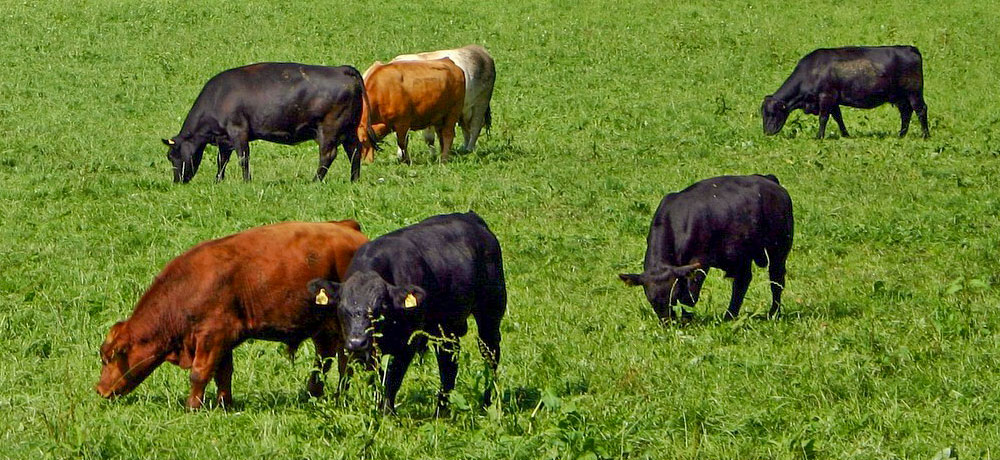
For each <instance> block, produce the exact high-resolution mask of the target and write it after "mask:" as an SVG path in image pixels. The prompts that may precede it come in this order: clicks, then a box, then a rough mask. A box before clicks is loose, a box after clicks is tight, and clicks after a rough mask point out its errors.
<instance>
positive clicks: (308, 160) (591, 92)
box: [0, 0, 1000, 459]
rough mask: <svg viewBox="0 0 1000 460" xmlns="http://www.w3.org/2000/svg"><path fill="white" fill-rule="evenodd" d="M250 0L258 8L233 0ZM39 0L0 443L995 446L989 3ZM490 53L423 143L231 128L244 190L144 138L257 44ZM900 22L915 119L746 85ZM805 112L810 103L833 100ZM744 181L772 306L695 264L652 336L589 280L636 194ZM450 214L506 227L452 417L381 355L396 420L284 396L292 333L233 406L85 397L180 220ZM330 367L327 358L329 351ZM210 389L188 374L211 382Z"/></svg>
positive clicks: (157, 380)
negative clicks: (787, 246) (402, 155)
mask: <svg viewBox="0 0 1000 460" xmlns="http://www.w3.org/2000/svg"><path fill="white" fill-rule="evenodd" d="M253 3H256V4H253ZM848 3H849V4H843V5H834V4H827V3H824V4H816V3H810V2H804V3H802V2H799V3H796V2H785V1H776V0H764V1H760V2H743V1H737V0H725V1H722V2H713V1H695V2H678V3H677V4H676V5H671V4H670V2H658V1H645V0H615V1H604V0H597V1H591V2H572V1H560V0H554V1H540V0H525V1H515V2H450V1H449V2H446V1H440V0H432V1H427V2H419V4H418V3H416V2H413V3H404V2H324V3H322V4H316V3H315V2H248V3H243V2H180V1H146V2H124V1H120V2H119V1H111V0H89V1H88V0H81V1H65V2H41V1H32V0H29V1H18V2H14V1H10V0H0V30H2V31H3V33H2V34H0V62H2V63H3V66H2V74H0V203H2V205H0V220H2V224H0V354H2V356H3V357H4V359H3V360H0V458H18V459H19V458H32V459H39V458H88V459H90V458H165V459H166V458H169V459H175V458H176V459H187V458H190V459H210V458H266V459H270V458H334V459H338V458H343V459H355V458H378V459H404V458H406V459H424V458H441V459H452V458H524V459H536V458H553V459H556V458H558V459H563V458H580V459H594V458H682V459H694V458H703V459H723V458H731V459H736V458H738V459H755V458H760V459H800V458H858V459H874V458H878V459H891V458H915V459H931V458H932V457H934V455H935V454H936V453H937V452H939V451H941V450H942V449H944V448H947V447H950V446H954V447H955V449H956V450H957V452H958V453H959V454H960V455H961V456H962V458H965V459H971V458H984V459H989V458H995V457H998V456H1000V448H998V447H997V446H1000V415H998V410H1000V391H998V388H1000V316H998V314H997V307H998V306H1000V305H998V304H1000V276H998V274H997V266H998V263H997V260H998V256H1000V228H998V224H1000V222H998V217H997V216H998V215H1000V190H998V183H1000V182H998V181H1000V166H998V162H1000V160H998V156H1000V128H998V125H1000V114H998V113H1000V112H998V111H997V107H1000V91H998V86H997V75H998V74H1000V51H998V50H1000V48H997V46H996V45H997V43H1000V29H998V28H997V27H996V24H995V11H993V10H994V9H993V8H991V7H990V4H989V2H979V1H973V0H958V1H956V2H925V1H916V2H914V1H902V0H889V1H886V2H848ZM467 43H479V44H482V45H484V46H485V47H487V48H488V49H489V50H490V52H491V53H492V54H493V56H494V58H495V59H496V63H497V72H498V77H497V84H496V91H495V93H494V98H493V120H494V122H493V129H492V131H491V132H490V134H489V135H488V136H486V137H485V138H484V139H482V140H481V143H480V150H479V151H477V152H476V153H474V154H470V155H456V156H453V161H452V162H450V163H449V164H447V165H440V164H438V163H437V162H436V157H435V156H434V155H432V154H431V153H430V152H429V151H428V150H426V149H425V148H424V147H423V145H422V143H419V142H416V141H417V138H416V137H413V140H414V142H413V144H412V145H413V146H414V147H412V148H411V155H413V156H414V164H413V165H412V166H409V167H407V166H405V165H400V164H397V162H396V161H395V158H394V154H393V152H394V151H395V144H394V140H392V138H391V137H390V139H389V142H388V143H387V144H386V147H387V148H386V151H385V152H383V153H382V154H380V156H379V157H378V159H377V161H376V162H375V164H374V165H370V166H365V167H364V168H363V169H362V177H361V180H360V181H358V182H357V183H355V184H351V183H349V182H348V181H347V175H348V164H347V161H346V160H345V159H344V155H343V154H341V158H338V160H337V161H336V162H335V163H334V167H333V169H332V170H331V172H330V174H329V175H328V176H327V181H326V182H325V183H313V182H311V181H310V180H311V178H312V175H313V173H314V171H315V168H316V162H317V148H316V145H315V144H314V143H304V144H301V145H299V146H296V147H286V146H279V145H273V144H266V143H263V142H257V143H254V144H253V145H252V152H253V153H252V155H253V156H252V159H251V167H252V169H253V173H254V181H253V182H252V183H242V182H241V181H239V180H233V179H236V178H238V177H239V174H238V165H237V164H236V162H233V164H231V165H230V174H229V179H228V180H227V181H226V182H225V183H222V184H215V183H213V182H214V181H213V175H214V172H215V166H214V155H215V149H214V148H210V149H209V150H208V151H207V154H206V160H205V162H204V163H203V168H202V170H201V171H200V173H199V174H198V175H197V176H196V177H195V178H194V180H193V181H192V182H191V183H190V184H188V185H186V186H178V185H174V184H172V183H171V173H170V166H169V162H168V161H167V159H166V156H165V154H166V149H165V148H164V147H163V146H162V145H161V144H160V138H165V137H170V136H173V135H175V134H176V133H177V131H178V130H179V129H180V125H181V122H182V120H183V117H184V116H185V115H186V113H187V110H188V109H189V108H190V105H191V103H192V102H193V101H194V98H195V97H196V95H197V94H198V91H199V90H200V88H201V86H202V85H203V84H204V82H205V81H206V80H207V79H208V78H209V77H211V76H212V75H214V74H215V73H217V72H219V71H221V70H223V69H227V68H230V67H235V66H239V65H243V64H247V63H250V62H255V61H268V60H279V61H286V60H287V61H302V62H309V63H321V64H330V65H340V64H351V65H354V66H356V67H358V68H359V69H361V70H362V71H363V70H364V69H365V68H366V67H367V66H368V65H369V64H370V63H371V62H372V61H374V60H376V59H381V60H386V59H389V58H391V57H393V56H395V55H397V54H401V53H404V52H414V51H422V50H433V49H441V48H451V47H457V46H461V45H464V44H467ZM852 44H869V45H875V44H913V45H916V46H918V47H919V48H920V50H921V51H922V53H923V56H924V75H925V81H926V91H925V97H926V100H927V103H928V106H929V117H930V120H931V135H932V137H931V138H930V139H929V140H922V139H920V138H919V136H918V134H919V128H918V127H917V126H916V121H915V120H914V126H913V127H912V129H911V132H910V137H907V138H904V139H898V138H896V137H895V132H896V131H897V130H898V123H899V118H898V113H897V112H896V110H895V109H893V108H891V107H888V106H886V107H882V108H879V109H875V110H870V111H861V110H853V109H846V110H845V111H844V117H845V120H846V123H847V125H848V129H849V130H850V131H851V134H852V138H849V139H841V138H839V135H838V134H837V132H836V129H832V128H831V129H830V130H828V139H826V140H825V141H816V140H814V139H813V137H814V136H815V133H816V128H817V119H816V117H813V116H806V115H804V114H802V113H801V112H797V113H795V114H793V115H792V116H791V117H790V119H789V122H788V125H787V126H786V127H785V129H784V131H782V133H781V134H780V135H778V136H775V137H765V136H764V135H763V134H762V132H761V120H760V115H759V107H760V102H761V99H762V98H763V96H765V95H767V94H770V93H771V92H773V91H774V90H776V89H777V88H778V86H779V85H780V84H781V82H782V81H783V80H784V78H785V77H787V76H788V74H789V73H790V72H791V70H792V68H793V67H794V65H795V62H796V61H797V60H798V58H799V57H801V56H802V55H804V54H805V53H807V52H809V51H811V50H813V49H815V48H819V47H829V46H843V45H852ZM831 126H834V125H832V124H831ZM749 173H773V174H775V175H777V176H778V177H779V178H780V179H781V182H782V184H783V185H784V186H785V187H786V188H787V189H788V190H789V192H790V194H791V196H792V199H793V201H794V204H795V213H796V216H795V218H796V235H795V244H794V248H793V250H792V253H791V256H790V258H789V261H788V266H789V275H788V283H787V291H786V297H785V298H786V304H785V315H784V317H783V318H782V319H781V320H778V321H767V320H764V319H762V318H761V315H763V314H764V313H765V312H766V309H767V308H768V306H769V302H770V294H769V292H768V290H767V285H766V281H765V279H766V276H765V271H763V270H758V271H755V276H756V278H755V280H754V283H753V284H752V285H751V290H750V292H749V293H748V295H747V301H746V303H745V304H744V310H743V311H744V316H743V317H742V318H741V319H740V320H738V321H735V322H723V321H721V316H722V313H723V312H724V310H725V305H726V304H727V302H728V298H729V286H728V281H727V280H724V279H722V278H721V276H720V275H719V273H718V272H713V273H712V275H711V276H710V277H709V280H708V282H707V283H706V286H705V290H704V291H703V296H702V299H701V301H700V303H699V305H698V308H697V309H696V314H697V318H698V319H697V320H696V321H695V322H694V323H693V324H690V325H688V326H686V327H683V328H662V327H660V326H659V325H658V324H657V322H656V320H655V317H654V315H653V312H652V310H651V308H650V307H649V305H648V304H647V303H646V300H645V298H644V296H643V295H642V292H641V290H639V289H629V288H626V287H625V286H624V285H623V284H622V283H621V282H620V281H619V280H618V279H617V276H616V274H617V273H619V272H632V271H637V270H640V269H641V264H642V257H643V253H644V250H645V236H646V232H647V230H648V225H649V220H650V218H651V216H652V212H653V210H654V209H655V207H656V204H657V202H658V201H659V199H660V198H661V197H662V196H663V195H664V194H665V193H667V192H669V191H676V190H679V189H681V188H683V187H686V186H687V185H689V184H690V183H692V182H695V181H696V180H700V179H703V178H706V177H711V176H715V175H721V174H749ZM468 209H474V210H476V211H477V212H478V213H479V214H480V215H482V216H483V217H484V218H485V219H486V221H487V222H489V224H490V225H491V227H492V229H493V230H494V232H495V233H496V234H497V235H498V238H499V240H500V242H501V244H502V245H503V250H504V256H505V265H506V270H507V280H508V287H509V291H510V299H509V310H508V315H507V317H506V318H505V320H504V323H503V328H502V330H503V334H504V339H503V340H504V341H503V353H504V357H503V362H502V363H501V366H500V374H501V375H500V382H499V384H500V386H501V390H502V398H500V401H499V404H497V405H495V406H494V407H493V408H492V409H490V410H489V411H482V410H479V409H474V408H475V407H476V406H477V401H478V398H479V394H480V392H481V379H482V377H483V371H482V369H483V367H482V364H481V359H480V358H479V356H478V353H476V352H475V351H474V350H475V346H474V340H475V333H474V331H473V332H471V333H470V335H469V336H468V337H467V338H466V341H465V348H464V351H463V354H462V358H461V365H460V369H459V381H458V386H457V389H456V393H455V395H454V396H453V398H454V408H455V410H454V412H453V414H452V416H451V417H449V418H447V419H441V420H435V419H434V418H433V417H432V414H433V400H434V392H435V391H436V390H437V385H438V383H437V371H436V366H434V365H433V361H434V360H433V358H432V357H430V356H427V357H425V359H424V360H423V361H424V362H423V363H418V364H416V365H414V366H413V367H412V368H411V369H410V373H409V374H408V375H407V378H406V380H405V381H404V382H403V387H402V391H401V392H400V396H399V402H400V403H401V405H400V407H399V415H398V416H397V417H390V418H382V417H379V416H377V415H376V412H375V410H374V404H373V401H372V396H371V391H372V388H371V387H368V386H366V385H365V384H363V383H362V380H361V379H355V385H354V386H353V387H352V389H351V390H350V392H349V394H348V395H346V397H345V398H344V399H342V400H336V399H332V398H330V399H320V400H316V399H308V398H306V397H305V396H304V394H305V393H304V383H305V379H306V377H307V374H308V372H309V368H310V365H311V354H312V348H311V345H307V346H305V347H303V349H302V350H300V352H299V356H298V358H297V359H296V360H294V361H290V360H289V359H288V358H287V357H286V356H285V355H284V351H283V349H282V348H281V347H280V346H278V345H277V344H274V343H270V342H252V343H248V344H245V345H243V346H241V347H240V348H238V349H237V350H236V353H235V369H236V372H235V376H234V385H233V389H234V394H235V399H236V407H235V409H234V410H232V411H229V412H226V411H222V410H217V409H209V410H203V411H198V412H196V413H188V412H187V411H186V410H185V409H184V408H183V398H184V397H185V396H186V394H187V389H188V379H187V375H186V373H185V372H183V371H181V370H180V369H178V368H176V367H173V366H171V365H164V366H163V367H161V368H160V369H159V370H158V371H157V372H155V373H154V374H153V375H152V376H151V377H150V378H149V379H148V380H147V381H146V382H145V383H144V384H143V385H141V386H140V387H139V388H138V389H137V390H136V391H135V392H134V393H133V394H132V395H129V396H128V397H125V398H122V399H120V400H117V401H110V402H109V401H104V400H102V399H101V398H99V397H98V396H97V395H96V394H95V392H94V391H93V389H92V387H93V385H94V384H95V383H96V381H97V378H98V374H99V368H100V363H99V360H98V356H97V349H98V346H99V345H100V343H101V341H102V340H103V337H104V334H105V333H106V331H107V329H108V327H109V326H110V325H111V324H113V323H114V322H115V321H117V320H120V319H123V318H125V317H127V316H128V314H129V313H130V312H131V311H132V308H133V307H134V305H135V302H136V301H137V300H138V298H139V296H140V295H141V294H142V292H143V291H144V289H145V288H146V287H147V286H148V285H149V283H150V282H151V280H152V278H153V276H154V275H155V274H156V273H157V272H159V270H160V269H161V268H162V267H163V265H164V264H165V263H166V262H167V261H169V260H170V259H171V258H173V257H175V256H176V255H178V254H180V253H181V252H182V251H184V250H185V249H186V248H188V247H190V246H192V245H194V244H195V243H197V242H199V241H202V240H205V239H210V238H215V237H219V236H222V235H226V234H229V233H233V232H236V231H239V230H243V229H246V228H248V227H252V226H256V225H261V224H265V223H271V222H277V221H284V220H329V219H342V218H354V219H357V220H358V221H360V222H361V223H362V226H363V229H364V231H365V233H366V234H367V235H369V236H371V237H375V236H378V235H381V234H383V233H386V232H388V231H391V230H394V229H396V228H399V227H401V226H404V225H409V224H412V223H415V222H417V221H419V220H421V219H423V218H424V217H427V216H429V215H433V214H438V213H445V212H454V211H465V210H468ZM334 374H335V373H334ZM209 391H210V393H212V394H214V387H213V386H210V389H209Z"/></svg>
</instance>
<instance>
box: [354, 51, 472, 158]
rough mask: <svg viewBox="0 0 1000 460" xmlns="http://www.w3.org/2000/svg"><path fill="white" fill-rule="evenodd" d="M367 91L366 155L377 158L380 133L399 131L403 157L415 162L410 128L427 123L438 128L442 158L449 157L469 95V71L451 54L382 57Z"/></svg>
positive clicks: (362, 129)
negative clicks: (423, 57) (401, 58)
mask: <svg viewBox="0 0 1000 460" xmlns="http://www.w3.org/2000/svg"><path fill="white" fill-rule="evenodd" d="M365 91H366V92H367V94H368V102H366V103H365V105H364V106H365V107H364V108H365V111H364V114H363V115H362V117H361V118H362V121H361V126H359V127H358V138H359V139H361V152H362V157H363V158H364V159H365V161H367V162H371V161H373V160H374V158H375V156H374V155H375V154H374V150H375V148H376V146H377V144H378V141H379V139H381V138H382V137H384V136H385V135H387V134H389V133H390V132H395V133H396V142H397V143H398V144H399V160H400V161H402V162H405V163H409V162H410V157H409V155H408V154H407V152H406V143H407V142H406V141H407V139H406V134H407V133H408V132H409V131H410V130H411V129H416V130H419V129H424V128H434V131H435V132H436V133H437V135H438V138H440V139H441V161H442V162H445V161H447V160H448V151H449V150H451V143H452V141H453V140H454V139H455V124H456V123H458V120H459V119H460V118H461V116H462V107H463V104H464V101H465V75H464V74H463V73H462V69H460V68H458V66H456V65H455V63H454V62H452V60H451V59H448V58H444V59H437V60H433V61H400V62H390V63H388V64H383V63H381V62H376V63H375V64H372V66H371V67H369V68H368V70H366V71H365Z"/></svg>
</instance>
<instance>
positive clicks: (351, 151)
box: [344, 133, 361, 182]
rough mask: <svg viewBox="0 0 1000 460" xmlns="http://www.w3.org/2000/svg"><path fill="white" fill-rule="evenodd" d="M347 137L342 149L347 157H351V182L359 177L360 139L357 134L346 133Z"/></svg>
mask: <svg viewBox="0 0 1000 460" xmlns="http://www.w3.org/2000/svg"><path fill="white" fill-rule="evenodd" d="M347 136H348V138H347V139H346V140H344V151H345V152H347V158H350V159H351V182H354V181H356V180H358V178H359V177H361V141H360V140H358V136H357V134H351V133H348V135H347Z"/></svg>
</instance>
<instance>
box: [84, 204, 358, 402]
mask: <svg viewBox="0 0 1000 460" xmlns="http://www.w3.org/2000/svg"><path fill="white" fill-rule="evenodd" d="M359 230H360V226H359V225H358V223H357V222H355V221H353V220H346V221H339V222H326V223H303V222H287V223H281V224H274V225H267V226H263V227H257V228H253V229H250V230H246V231H244V232H241V233H237V234H235V235H231V236H227V237H225V238H220V239H217V240H212V241H206V242H204V243H201V244H199V245H197V246H195V247H193V248H191V249H190V250H188V251H187V252H185V253H184V254H181V255H180V256H179V257H177V258H176V259H174V260H172V261H171V262H170V263H168V264H167V266H166V267H165V268H164V269H163V271H162V272H160V274H159V275H157V276H156V279H155V280H153V285H152V286H150V287H149V290H148V291H146V293H145V294H144V295H143V296H142V298H141V299H140V300H139V303H138V305H136V307H135V311H133V312H132V316H131V317H130V318H129V319H127V320H125V321H121V322H118V323H116V324H115V325H114V326H112V327H111V330H110V332H108V336H107V339H106V340H105V341H104V344H103V345H101V362H102V363H103V367H102V369H101V380H100V382H98V384H97V386H96V390H97V392H98V393H99V394H100V395H101V396H103V397H105V398H111V397H115V396H121V395H124V394H127V393H129V392H130V391H132V390H133V389H134V388H135V387H136V386H137V385H139V384H140V383H142V381H143V380H144V379H145V378H146V377H147V376H148V375H149V374H150V373H151V372H153V370H154V369H156V368H157V367H158V366H159V365H160V364H161V363H163V361H169V362H171V363H173V364H176V365H178V366H180V367H181V368H182V369H190V370H191V374H190V378H191V393H190V396H188V399H187V405H188V407H190V408H192V409H196V408H198V407H201V405H202V403H203V401H204V399H205V386H206V385H207V384H208V381H209V379H211V378H213V376H214V378H215V385H216V386H217V387H218V388H217V389H218V394H217V400H218V403H219V404H220V405H222V406H224V407H225V406H229V405H230V404H231V402H232V389H231V380H232V375H233V348H235V347H236V346H237V345H239V344H240V343H242V342H243V341H244V340H247V339H262V340H272V341H278V342H283V343H285V344H287V345H288V347H289V350H290V351H292V352H294V350H295V349H296V347H298V345H299V344H300V343H301V342H302V341H303V340H305V339H312V341H313V344H315V345H316V352H317V355H318V358H317V363H316V365H317V368H318V369H322V372H323V373H325V372H326V371H327V370H329V367H330V361H329V360H328V358H332V357H333V356H334V355H338V357H339V359H340V370H341V373H340V374H341V378H343V377H344V376H345V366H346V363H347V361H346V357H345V355H344V354H343V352H342V349H343V342H342V338H341V334H340V327H339V322H338V320H337V315H336V312H335V311H334V310H333V309H329V308H317V307H316V306H315V305H314V303H313V301H312V298H311V297H309V295H308V293H307V292H305V291H304V289H303V287H304V286H305V285H306V283H308V282H309V280H311V279H313V278H316V277H318V276H319V277H330V278H334V279H343V275H344V273H345V272H346V271H347V266H348V264H349V263H350V261H351V257H352V256H353V255H354V252H355V251H356V250H357V249H358V247H360V246H361V245H362V244H364V243H365V242H367V241H368V239H367V238H365V236H364V235H362V234H361V232H360V231H359ZM307 388H308V390H309V393H311V394H312V395H314V396H319V395H321V394H322V393H323V382H322V379H321V375H320V371H319V370H314V371H313V372H312V374H311V375H310V377H309V383H308V387H307Z"/></svg>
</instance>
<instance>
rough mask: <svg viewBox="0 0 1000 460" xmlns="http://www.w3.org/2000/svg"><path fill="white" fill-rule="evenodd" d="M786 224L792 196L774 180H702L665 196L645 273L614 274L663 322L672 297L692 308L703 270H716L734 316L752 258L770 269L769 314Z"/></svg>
mask: <svg viewBox="0 0 1000 460" xmlns="http://www.w3.org/2000/svg"><path fill="white" fill-rule="evenodd" d="M792 226H793V223H792V200H791V198H789V196H788V192H787V191H785V189H784V187H782V186H781V185H779V184H778V179H777V178H776V177H774V176H772V175H767V176H758V175H753V176H721V177H715V178H712V179H706V180H703V181H701V182H697V183H695V184H694V185H691V186H690V187H688V188H686V189H684V190H683V191H681V192H677V193H670V194H668V195H667V196H665V197H664V198H663V201H661V202H660V207H659V208H657V209H656V214H655V215H654V216H653V223H652V225H651V226H650V229H649V237H648V238H647V240H646V243H647V248H646V261H645V264H644V267H643V268H644V269H643V272H642V273H640V274H621V275H619V277H620V278H621V279H622V281H624V282H625V284H627V285H629V286H642V287H643V288H644V290H645V291H646V299H648V300H649V303H650V304H651V305H652V306H653V310H654V311H655V312H656V314H657V315H658V316H659V317H660V320H661V321H669V320H672V319H673V318H674V316H675V315H674V306H675V305H677V302H678V301H679V302H680V303H682V304H684V305H687V306H691V307H693V306H694V304H695V303H696V302H698V296H699V294H700V293H701V286H702V283H703V282H704V281H705V277H706V276H707V275H708V270H709V268H711V267H715V268H719V269H721V270H723V271H724V272H725V274H726V277H727V278H732V279H733V296H732V299H730V301H729V310H728V311H727V312H726V316H725V317H726V319H732V318H735V317H736V316H737V315H738V314H739V312H740V306H741V305H742V304H743V296H744V295H745V294H746V292H747V287H748V286H750V278H751V273H750V262H751V261H753V262H756V263H757V265H758V266H760V267H764V266H767V267H768V272H769V274H770V277H771V297H772V303H771V311H770V313H769V316H772V317H773V316H775V315H777V314H778V310H779V308H780V307H781V291H782V290H783V289H784V286H785V259H786V258H787V257H788V251H789V250H790V249H791V247H792ZM688 315H689V313H687V312H684V316H688Z"/></svg>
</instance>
